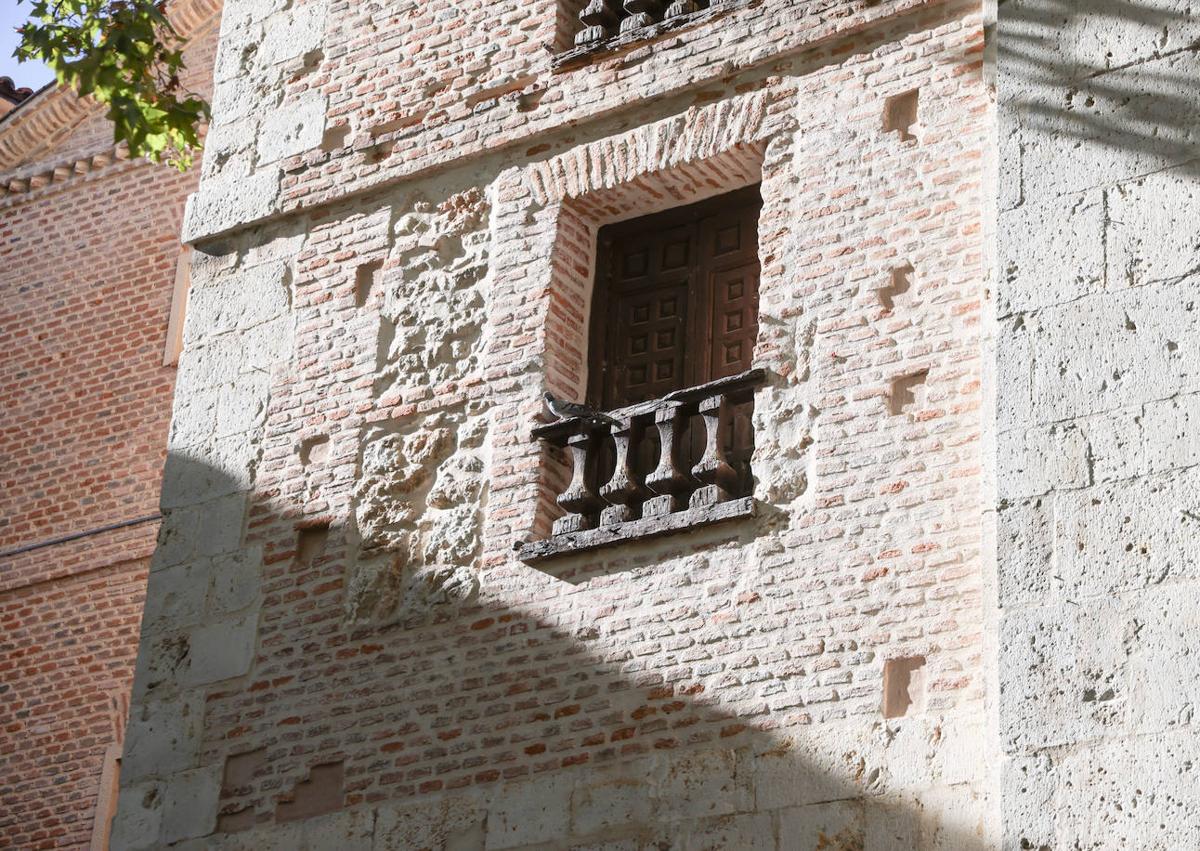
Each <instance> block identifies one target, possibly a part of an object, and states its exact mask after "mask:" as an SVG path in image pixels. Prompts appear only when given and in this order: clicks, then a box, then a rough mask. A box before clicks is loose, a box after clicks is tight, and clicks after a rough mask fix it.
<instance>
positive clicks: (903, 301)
mask: <svg viewBox="0 0 1200 851" xmlns="http://www.w3.org/2000/svg"><path fill="white" fill-rule="evenodd" d="M912 275H913V267H912V266H911V265H909V264H908V263H905V264H904V265H903V266H898V267H896V268H895V269H893V270H892V275H891V281H890V282H889V283H888V285H887V286H886V287H884V288H883V289H881V290H880V291H879V303H880V305H882V306H883V309H884V310H893V309H894V308H895V307H896V305H897V304H899V305H901V306H902V307H903V306H906V305H907V304H908V302H909V301H910V300H911V297H912Z"/></svg>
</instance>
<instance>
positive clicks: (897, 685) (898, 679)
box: [883, 656, 925, 718]
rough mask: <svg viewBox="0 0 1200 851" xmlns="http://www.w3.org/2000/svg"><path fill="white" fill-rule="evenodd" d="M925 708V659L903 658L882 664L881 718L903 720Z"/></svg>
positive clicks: (889, 660)
mask: <svg viewBox="0 0 1200 851" xmlns="http://www.w3.org/2000/svg"><path fill="white" fill-rule="evenodd" d="M924 708H925V657H924V656H905V657H903V658H901V659H888V660H887V661H886V662H884V663H883V717H884V718H903V717H904V716H906V715H916V714H917V713H919V712H921V711H922V710H923V709H924Z"/></svg>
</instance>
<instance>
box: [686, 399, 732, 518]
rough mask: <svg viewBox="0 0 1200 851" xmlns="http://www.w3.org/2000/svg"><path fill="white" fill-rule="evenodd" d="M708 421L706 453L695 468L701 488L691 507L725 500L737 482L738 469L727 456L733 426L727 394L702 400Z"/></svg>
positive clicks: (701, 405) (703, 411)
mask: <svg viewBox="0 0 1200 851" xmlns="http://www.w3.org/2000/svg"><path fill="white" fill-rule="evenodd" d="M700 416H701V417H702V418H703V420H704V434H705V441H704V456H703V457H702V458H701V459H700V460H699V461H697V462H696V466H694V467H692V475H693V476H695V477H696V478H697V479H699V480H700V482H701V487H699V488H697V489H696V491H695V493H693V494H692V499H691V506H692V508H697V507H700V506H704V505H715V504H716V503H718V502H725V501H726V500H727V499H729V497H730V491H732V490H733V488H734V487H735V486H736V484H737V470H735V469H734V468H733V465H732V464H730V463H729V460H728V459H727V458H726V457H725V440H726V436H727V435H726V432H727V430H728V428H729V412H728V405H727V403H726V401H725V397H724V396H709V397H708V398H707V399H705V400H703V401H702V402H701V403H700Z"/></svg>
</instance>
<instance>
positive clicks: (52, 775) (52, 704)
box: [0, 10, 217, 849]
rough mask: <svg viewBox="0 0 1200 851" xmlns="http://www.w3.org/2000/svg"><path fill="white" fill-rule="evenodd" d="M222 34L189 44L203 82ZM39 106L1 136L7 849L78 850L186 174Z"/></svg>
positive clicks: (122, 677) (137, 544) (165, 373)
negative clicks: (134, 156)
mask: <svg viewBox="0 0 1200 851" xmlns="http://www.w3.org/2000/svg"><path fill="white" fill-rule="evenodd" d="M209 17H210V18H211V10H210V12H209ZM216 32H217V26H216V21H215V20H212V21H210V23H209V24H208V26H207V29H205V28H203V27H201V28H200V29H199V30H197V31H196V33H195V34H196V36H197V38H196V39H195V41H194V43H193V45H192V47H190V48H189V52H188V57H189V61H190V62H191V64H192V69H193V75H195V77H196V80H194V81H193V82H195V83H196V85H197V87H198V88H203V82H202V81H203V78H204V76H205V74H206V73H210V72H209V71H208V70H207V69H208V68H209V67H210V65H211V55H212V52H213V50H214V49H215V34H216ZM39 98H40V99H38V100H34V101H31V102H30V103H28V104H26V105H25V106H24V107H23V108H22V109H21V110H20V111H18V112H16V113H13V114H12V115H10V116H9V117H8V118H7V119H6V120H5V122H4V123H2V124H0V140H2V141H3V145H0V147H3V149H4V156H5V157H6V158H10V157H11V158H15V159H6V162H5V166H4V171H3V173H0V188H2V191H0V411H3V414H0V845H2V846H3V847H6V848H10V847H11V848H21V849H26V848H87V847H89V846H90V845H91V843H92V840H93V828H94V824H93V823H94V817H95V813H96V811H97V804H98V798H99V796H100V794H101V788H100V787H101V775H102V770H103V768H104V760H105V755H106V753H107V752H108V751H109V749H110V747H111V746H113V745H114V744H117V743H119V742H120V740H121V735H122V733H123V727H124V723H125V720H126V707H127V706H128V695H129V688H130V683H131V681H132V678H133V667H134V661H135V659H136V655H137V639H138V629H139V623H140V620H141V614H142V604H143V600H144V598H145V581H146V573H147V569H148V566H149V557H150V555H151V553H152V552H153V550H154V544H155V536H156V533H157V530H158V522H157V516H158V513H159V505H158V487H159V482H160V480H161V473H162V465H163V461H164V459H165V457H166V438H167V429H168V425H169V420H170V409H171V396H172V392H173V388H174V384H175V373H176V371H175V369H174V368H172V367H166V366H164V365H163V353H164V345H165V343H166V336H167V322H168V319H169V314H170V310H171V300H172V291H173V289H174V283H175V275H176V264H177V260H178V258H179V256H180V250H181V245H180V242H179V227H180V222H181V218H182V214H183V205H184V199H185V198H186V196H187V195H188V193H189V192H191V191H192V190H193V189H194V188H195V185H196V182H197V179H198V174H195V173H193V174H185V175H181V174H178V173H177V172H175V171H173V170H171V169H168V168H160V167H153V166H149V165H147V164H145V163H143V162H133V161H129V160H127V159H125V158H123V155H122V154H121V152H119V151H114V148H113V144H112V138H111V129H107V130H106V129H105V127H106V125H105V123H104V122H103V119H102V118H101V117H96V116H91V117H90V118H89V117H87V114H86V111H80V112H81V114H82V115H83V116H84V117H83V118H82V119H80V118H79V117H78V116H76V114H75V111H74V110H76V109H77V104H74V102H73V101H71V100H70V99H69V98H64V96H63V95H61V94H60V93H54V92H51V93H47V94H45V95H42V96H39ZM43 99H44V100H43ZM64 104H66V105H65V106H64ZM30 127H40V128H41V129H42V130H44V131H45V133H46V134H47V135H46V136H45V137H44V138H42V139H41V140H40V141H39V140H38V139H37V138H35V137H34V136H32V135H30V136H29V138H25V134H26V132H27V129H28V128H30ZM106 133H107V137H105V134H106ZM127 521H133V522H132V523H131V524H130V525H121V524H126V523H127ZM108 526H120V528H114V529H110V530H108V531H103V529H104V527H108ZM76 535H82V537H78V538H76V539H74V540H69V541H64V542H61V543H56V544H53V545H50V546H37V545H40V544H45V543H47V542H50V541H53V540H55V539H58V538H63V537H68V536H76ZM31 547H32V549H31ZM109 815H110V816H111V809H109Z"/></svg>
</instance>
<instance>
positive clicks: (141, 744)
mask: <svg viewBox="0 0 1200 851" xmlns="http://www.w3.org/2000/svg"><path fill="white" fill-rule="evenodd" d="M141 679H142V677H141V676H140V675H139V680H141ZM135 699H136V696H135ZM203 724H204V701H203V696H202V695H200V694H197V693H194V692H193V693H191V694H189V695H187V696H185V697H182V698H176V699H171V700H163V701H156V700H144V701H140V705H137V706H135V707H134V708H133V709H132V710H131V712H130V717H129V727H128V729H127V730H126V732H125V751H124V756H123V757H122V760H121V776H122V778H124V779H123V781H122V783H123V785H124V784H125V783H126V782H128V783H134V782H137V781H141V780H143V779H144V778H147V777H166V776H168V775H170V774H173V773H175V772H179V771H185V770H187V769H190V768H194V767H195V766H196V759H197V755H198V753H199V749H200V736H201V733H202V730H203Z"/></svg>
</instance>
